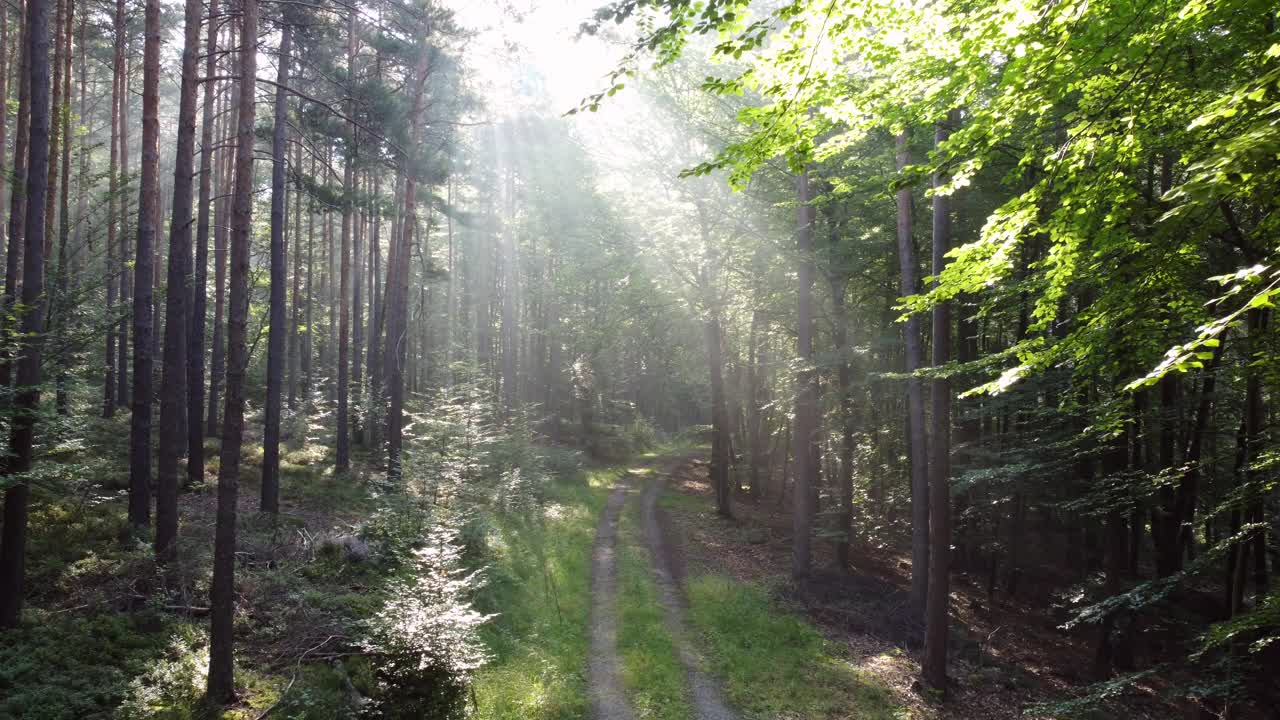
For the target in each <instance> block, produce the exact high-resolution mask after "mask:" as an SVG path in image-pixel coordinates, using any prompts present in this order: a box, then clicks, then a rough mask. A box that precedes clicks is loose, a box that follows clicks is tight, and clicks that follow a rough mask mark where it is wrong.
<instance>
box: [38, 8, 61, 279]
mask: <svg viewBox="0 0 1280 720" xmlns="http://www.w3.org/2000/svg"><path fill="white" fill-rule="evenodd" d="M57 3H58V4H57V8H56V10H55V13H54V21H53V28H52V32H53V88H52V93H53V99H52V101H51V104H50V105H49V113H50V115H49V117H50V121H49V122H50V123H51V124H50V127H49V158H48V164H49V190H48V192H47V193H45V199H44V224H45V236H44V258H45V260H46V261H47V260H49V258H51V257H53V239H54V237H55V236H56V233H55V232H53V229H54V228H56V227H57V225H56V224H55V223H56V221H57V219H58V217H57V209H58V208H57V202H58V158H59V157H60V154H59V153H60V152H61V150H60V145H59V142H61V140H62V120H61V118H62V59H63V57H65V55H66V52H65V50H63V44H62V40H63V34H62V26H63V23H64V21H65V18H66V12H67V4H68V0H57ZM32 207H34V206H32ZM55 269H56V268H55Z"/></svg>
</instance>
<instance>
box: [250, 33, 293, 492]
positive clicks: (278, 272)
mask: <svg viewBox="0 0 1280 720" xmlns="http://www.w3.org/2000/svg"><path fill="white" fill-rule="evenodd" d="M292 50H293V25H291V24H290V23H289V22H288V21H287V20H286V21H285V22H284V29H283V30H281V32H280V56H279V60H277V68H278V69H277V72H276V97H275V119H274V128H273V130H272V132H271V290H270V292H271V300H270V305H269V307H268V309H267V312H268V314H269V315H270V320H269V323H270V327H269V328H268V336H267V407H266V413H265V414H266V418H265V420H266V427H264V428H263V432H262V487H261V490H262V495H261V498H260V505H259V506H258V509H259V510H260V511H262V512H264V513H277V512H279V511H280V412H281V409H282V408H281V405H282V397H281V394H282V393H283V391H284V337H285V333H286V332H288V329H287V328H286V327H285V319H284V311H285V308H284V303H285V298H284V286H285V282H286V279H285V274H286V273H287V272H288V268H287V263H288V261H287V260H286V259H285V247H284V231H285V227H284V225H285V221H286V219H287V217H288V215H287V213H286V212H285V196H284V194H285V160H286V158H285V152H286V148H285V135H284V133H285V128H286V127H287V126H288V122H289V118H288V110H289V105H288V95H287V91H286V88H287V87H288V85H289V63H290V53H291V52H292Z"/></svg>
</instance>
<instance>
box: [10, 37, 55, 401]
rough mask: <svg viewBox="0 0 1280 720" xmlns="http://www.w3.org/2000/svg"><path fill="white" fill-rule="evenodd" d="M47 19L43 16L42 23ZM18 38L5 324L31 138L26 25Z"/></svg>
mask: <svg viewBox="0 0 1280 720" xmlns="http://www.w3.org/2000/svg"><path fill="white" fill-rule="evenodd" d="M28 16H29V13H28ZM47 21H48V19H47V18H46V23H47ZM21 37H22V60H21V63H20V68H19V75H20V80H19V81H18V119H17V122H16V125H15V128H14V134H13V146H14V153H13V189H12V195H11V197H10V205H9V244H8V247H7V248H6V252H5V273H4V308H2V309H3V310H4V318H5V322H6V324H7V323H10V322H12V321H11V320H10V319H9V318H10V316H11V315H12V308H13V305H14V302H15V301H16V300H17V298H18V293H19V292H20V285H21V282H22V273H23V271H24V270H25V267H24V264H23V255H24V254H25V248H24V245H25V238H26V215H27V192H26V187H27V176H28V172H27V169H28V165H27V161H28V160H29V158H28V155H29V154H30V140H31V57H30V53H31V40H30V37H29V36H28V32H27V27H26V26H24V28H23V31H22V34H21ZM45 47H46V48H47V47H48V38H45ZM46 70H47V68H46ZM2 151H3V148H0V152H2ZM42 242H43V241H42ZM7 345H8V344H7V343H5V344H4V346H3V347H0V391H7V390H8V388H9V387H10V386H11V385H12V384H13V382H12V381H13V357H12V355H10V351H9V349H8V347H7Z"/></svg>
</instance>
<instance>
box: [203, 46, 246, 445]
mask: <svg viewBox="0 0 1280 720" xmlns="http://www.w3.org/2000/svg"><path fill="white" fill-rule="evenodd" d="M230 35H231V40H230V42H229V43H228V47H232V48H234V47H236V42H237V41H236V33H235V26H234V24H232V26H231V32H230ZM230 102H231V114H230V117H231V118H233V120H230V121H228V126H229V127H228V128H227V137H226V138H224V139H223V143H222V144H223V145H233V144H234V141H235V140H236V139H237V136H236V135H235V131H234V130H233V128H234V126H233V125H231V123H232V122H238V119H237V118H239V116H240V109H239V108H240V106H239V102H240V93H238V92H237V93H232V97H231V101H230ZM234 157H235V150H234V149H226V150H223V152H222V159H221V161H220V162H218V163H217V165H218V171H217V182H216V184H215V187H217V188H218V191H217V192H218V196H219V198H220V199H219V200H218V201H217V204H215V205H214V210H213V338H212V339H211V342H210V356H209V400H208V414H209V416H208V418H207V419H206V420H205V434H206V435H208V436H209V437H216V436H217V435H218V433H219V427H218V405H219V395H220V393H221V392H222V383H223V382H224V381H225V379H226V373H227V370H226V337H225V335H226V327H227V325H226V322H225V320H224V318H225V317H226V297H227V235H228V234H229V226H230V223H228V222H227V215H228V214H229V213H228V208H229V206H230V204H231V201H230V200H229V199H228V198H229V196H230V195H231V192H232V187H233V175H234V172H233V169H232V168H233V165H234Z"/></svg>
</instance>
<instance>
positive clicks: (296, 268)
mask: <svg viewBox="0 0 1280 720" xmlns="http://www.w3.org/2000/svg"><path fill="white" fill-rule="evenodd" d="M293 172H294V179H295V182H294V187H293V191H294V192H293V241H292V243H291V245H290V250H291V251H292V252H293V289H292V293H291V299H292V305H293V307H292V316H291V319H290V321H289V340H290V342H289V353H288V355H289V358H288V365H289V409H290V410H295V409H297V407H298V381H299V376H300V375H301V373H302V347H301V346H302V336H301V331H302V296H301V292H302V242H301V240H302V138H298V141H297V149H296V150H295V152H294V156H293Z"/></svg>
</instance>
